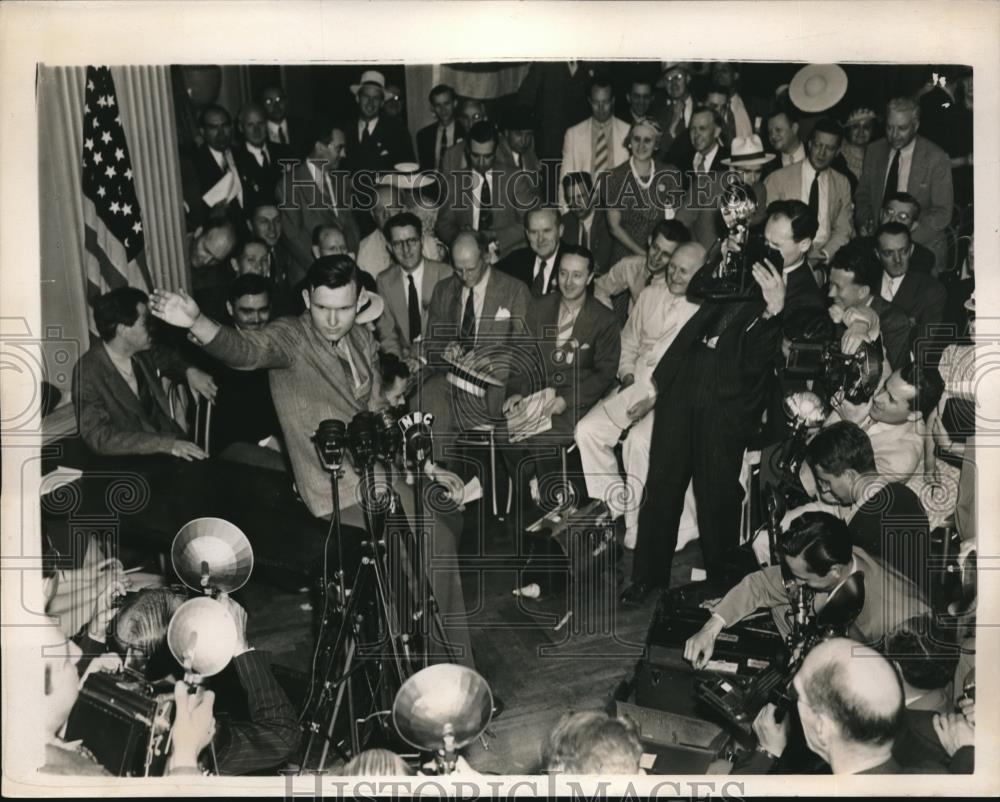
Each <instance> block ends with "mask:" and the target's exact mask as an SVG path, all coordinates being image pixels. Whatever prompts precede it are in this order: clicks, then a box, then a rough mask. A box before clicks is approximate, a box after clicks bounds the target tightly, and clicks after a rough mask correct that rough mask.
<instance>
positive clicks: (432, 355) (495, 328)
mask: <svg viewBox="0 0 1000 802" xmlns="http://www.w3.org/2000/svg"><path fill="white" fill-rule="evenodd" d="M451 255H452V262H453V264H454V267H455V273H454V275H452V276H450V277H448V278H446V279H442V280H441V281H439V282H438V283H437V284H436V285H435V287H434V292H433V294H432V295H431V302H430V306H429V308H428V310H427V328H426V335H425V337H424V339H423V341H422V342H421V344H420V349H419V352H418V354H417V359H418V360H419V362H420V363H421V370H420V373H419V377H420V393H419V397H418V399H417V404H416V407H415V408H416V409H419V410H421V411H423V412H430V413H433V414H434V416H435V423H434V439H435V446H434V450H435V456H436V457H437V458H439V459H441V460H444V461H447V460H448V459H449V456H450V455H449V454H448V449H449V447H450V445H451V444H452V443H453V442H454V438H455V436H456V435H457V434H458V433H459V432H461V431H468V430H471V429H474V428H476V427H479V426H481V425H483V424H491V425H495V426H500V425H502V424H503V423H504V421H505V418H504V417H503V414H502V411H501V408H502V405H503V402H504V399H505V398H506V397H507V390H506V387H507V378H508V376H509V374H510V364H511V358H512V352H513V346H514V343H515V338H516V337H517V336H519V335H523V334H524V333H525V331H526V328H525V327H526V319H527V313H528V300H529V298H530V293H529V292H528V288H527V287H526V286H525V285H524V284H523V283H522V282H520V281H518V280H517V279H515V278H511V277H510V276H508V275H507V274H506V273H502V272H501V271H499V270H496V269H494V268H492V267H490V265H489V262H488V259H487V244H486V243H485V242H484V241H483V239H482V238H481V237H480V236H479V235H477V234H476V233H475V232H463V233H461V234H459V235H458V236H457V237H456V238H455V241H454V243H453V245H452V249H451ZM456 366H460V367H464V368H467V369H469V370H471V371H473V373H475V374H476V375H482V374H487V375H489V377H490V381H489V383H486V382H480V383H479V384H473V383H469V382H465V381H461V380H459V379H457V378H456V377H457V375H458V374H457V373H456Z"/></svg>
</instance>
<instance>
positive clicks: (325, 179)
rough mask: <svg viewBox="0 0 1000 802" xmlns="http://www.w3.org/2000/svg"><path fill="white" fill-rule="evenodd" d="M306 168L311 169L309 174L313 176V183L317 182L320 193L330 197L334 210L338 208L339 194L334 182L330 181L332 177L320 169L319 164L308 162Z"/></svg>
mask: <svg viewBox="0 0 1000 802" xmlns="http://www.w3.org/2000/svg"><path fill="white" fill-rule="evenodd" d="M306 166H307V167H308V168H309V172H310V173H311V174H312V177H313V181H315V182H316V186H318V187H319V191H320V192H323V191H324V190H326V193H327V194H328V195H329V196H330V203H331V204H332V205H333V207H334V209H336V208H337V193H336V189H335V187H334V186H333V181H331V180H330V175H329V174H328V173H327V172H326V171H325V170H323V169H321V168H320V167H319V165H318V164H316V163H315V162H312V161H308V160H307V161H306Z"/></svg>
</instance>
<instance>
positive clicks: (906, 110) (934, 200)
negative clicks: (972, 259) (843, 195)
mask: <svg viewBox="0 0 1000 802" xmlns="http://www.w3.org/2000/svg"><path fill="white" fill-rule="evenodd" d="M885 126H886V137H885V138H884V139H879V140H878V141H876V142H873V143H872V144H870V145H869V146H868V149H867V150H866V151H865V161H864V166H863V167H862V170H861V179H860V180H859V183H858V191H857V193H856V194H855V197H854V203H855V210H854V212H855V221H856V223H857V226H858V231H860V232H861V233H862V234H870V233H872V232H873V231H874V230H875V227H876V225H877V223H878V212H879V210H880V209H881V208H882V206H883V205H884V201H885V198H887V197H888V196H889V195H892V194H893V193H895V192H907V193H909V194H910V195H912V196H913V197H914V198H915V199H916V201H917V203H919V204H920V208H921V214H920V221H919V223H918V224H917V225H916V226H915V227H914V229H913V240H914V242H918V243H920V244H921V245H925V246H927V247H928V248H930V249H931V250H932V251H933V252H934V257H935V265H934V270H935V272H936V273H937V272H940V271H941V270H944V269H946V268H947V265H946V264H945V256H946V249H947V248H946V246H947V243H946V240H945V229H946V228H947V227H948V225H949V224H950V223H951V217H952V212H953V209H952V205H953V201H954V191H953V188H952V181H951V160H950V159H949V157H948V154H947V153H945V151H943V150H942V149H941V148H939V147H938V146H937V145H935V144H934V143H933V142H931V141H930V140H929V139H924V138H923V137H922V136H918V135H917V131H918V130H919V128H920V106H918V105H917V103H916V102H915V101H913V100H911V99H909V98H896V99H894V100H890V101H889V105H888V108H887V111H886V121H885Z"/></svg>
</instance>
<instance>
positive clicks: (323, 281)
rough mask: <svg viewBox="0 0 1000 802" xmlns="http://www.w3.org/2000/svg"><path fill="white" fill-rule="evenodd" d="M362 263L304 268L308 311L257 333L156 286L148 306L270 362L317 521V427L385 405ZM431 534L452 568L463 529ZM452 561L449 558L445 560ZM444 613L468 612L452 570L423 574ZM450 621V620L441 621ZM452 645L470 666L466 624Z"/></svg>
mask: <svg viewBox="0 0 1000 802" xmlns="http://www.w3.org/2000/svg"><path fill="white" fill-rule="evenodd" d="M359 291H360V285H359V278H358V267H357V265H356V264H355V262H354V260H353V259H351V258H350V257H349V256H324V257H321V258H319V259H317V260H316V261H315V262H313V264H312V266H311V267H310V268H309V271H308V272H307V273H306V280H305V288H304V289H303V291H302V297H303V300H304V301H305V305H306V310H305V311H304V312H303V313H302V314H301V315H299V316H298V317H284V318H279V319H278V320H275V321H273V322H271V323H270V324H268V325H267V326H265V327H264V328H263V329H262V330H260V331H236V330H235V329H233V328H230V327H228V326H220V325H219V324H218V323H216V322H215V321H214V320H211V319H210V318H208V317H206V316H205V315H203V314H202V313H201V310H200V309H199V308H198V304H197V303H195V301H194V299H192V298H191V297H190V296H189V295H188V294H187V293H185V292H184V291H183V290H179V291H178V292H176V293H173V292H165V291H163V290H157V291H156V292H154V293H153V298H152V299H151V301H150V308H151V310H152V312H153V314H154V315H155V316H156V317H158V318H160V319H161V320H163V321H165V322H167V323H169V324H171V325H174V326H179V327H181V328H185V329H189V330H190V332H191V336H192V338H193V339H194V340H195V341H196V342H197V343H199V344H200V345H202V346H203V347H204V349H205V351H206V353H208V354H209V355H210V356H212V357H214V358H215V359H218V360H219V361H220V362H222V363H223V364H225V365H228V366H229V367H232V368H236V369H238V370H256V369H260V368H269V369H270V375H269V381H270V386H271V394H272V397H273V399H274V407H275V409H276V410H277V413H278V420H279V422H280V423H281V429H282V433H283V434H284V439H285V444H286V446H287V449H288V456H289V459H290V460H291V463H292V471H293V473H294V474H295V483H296V485H297V487H298V491H299V493H300V494H301V496H302V500H303V501H304V502H305V505H306V507H308V508H309V511H310V512H311V513H312V514H313V515H315V516H316V517H317V518H329V517H330V516H331V515H332V514H333V499H332V495H331V492H330V478H329V475H328V474H327V473H326V471H325V469H324V468H323V465H322V464H321V463H320V460H319V456H318V455H317V453H316V450H315V448H314V445H313V441H312V435H313V432H314V431H315V429H316V427H317V425H318V424H319V423H320V422H321V421H324V420H329V419H334V420H341V421H343V422H344V423H349V422H350V421H351V420H353V419H354V417H355V416H356V415H357V414H358V413H359V412H364V411H378V410H380V409H382V408H384V407H385V406H386V402H385V400H384V399H383V397H382V392H381V390H382V387H381V385H382V382H381V376H380V373H379V369H378V348H377V345H376V342H375V338H374V336H373V335H372V334H371V332H370V331H369V330H368V329H367V327H365V326H356V325H355V318H356V317H357V314H358V293H359ZM434 478H435V479H437V480H438V481H442V482H444V483H446V484H447V485H448V489H449V491H450V493H451V497H452V499H453V500H454V501H455V502H456V504H461V501H462V485H461V482H460V480H458V478H457V477H455V476H454V475H453V474H448V473H447V472H444V471H441V470H440V469H437V470H436V473H435V474H434ZM394 489H395V490H396V491H397V492H398V493H399V494H400V496H401V497H402V499H403V506H404V508H405V509H406V511H407V512H408V513H409V514H410V515H413V512H414V506H413V503H412V501H413V500H412V493H411V491H410V490H409V488H408V487H407V485H406V483H405V482H404V481H403V480H402V478H399V479H397V481H396V482H395V483H394ZM339 495H340V506H341V522H342V523H344V524H348V525H351V526H357V527H364V525H365V521H364V518H365V516H364V511H363V508H362V504H361V501H362V491H361V482H360V477H359V475H358V473H357V471H355V470H354V469H353V467H352V466H351V464H350V463H349V461H346V460H345V462H344V464H343V476H342V478H341V479H340V481H339ZM435 524H436V525H435V526H433V527H432V529H431V531H432V534H433V537H434V548H433V551H432V552H431V553H432V554H433V555H434V557H435V559H441V560H442V561H443V562H444V563H446V564H447V565H448V566H449V567H450V566H453V565H454V564H455V562H456V559H455V557H454V555H455V553H456V549H457V546H458V535H459V533H460V531H461V520H460V516H458V515H455V514H453V513H449V514H444V513H442V512H440V511H438V512H437V513H436V514H435ZM449 558H450V559H449ZM429 578H430V579H431V581H432V585H433V588H434V593H435V597H436V599H437V603H438V606H439V608H440V610H441V612H442V615H443V616H444V617H445V618H446V619H447V618H448V617H449V616H452V617H454V618H455V619H456V620H460V619H461V618H462V617H464V614H465V603H464V601H463V599H462V588H461V584H460V582H459V575H458V571H457V569H450V570H436V571H432V572H431V576H430V577H429ZM446 624H447V620H446ZM445 629H446V632H447V634H448V638H449V641H450V642H451V643H452V644H453V645H454V646H453V650H454V647H460V653H461V655H462V656H461V659H460V660H459V662H463V663H465V664H466V665H469V666H472V648H471V642H470V640H469V633H468V629H467V628H466V626H465V624H464V623H463V624H460V625H457V626H453V627H448V626H447V625H446V627H445Z"/></svg>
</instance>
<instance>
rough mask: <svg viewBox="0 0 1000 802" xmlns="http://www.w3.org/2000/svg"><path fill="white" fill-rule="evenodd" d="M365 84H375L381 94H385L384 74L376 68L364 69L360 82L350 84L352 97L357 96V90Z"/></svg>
mask: <svg viewBox="0 0 1000 802" xmlns="http://www.w3.org/2000/svg"><path fill="white" fill-rule="evenodd" d="M365 84H375V86H377V87H378V88H379V89H381V90H382V94H385V76H384V75H383V74H382V73H380V72H379V71H378V70H365V71H364V72H363V73H361V82H360V83H356V84H352V85H351V92H352V93H354V97H357V96H358V92H359V91H360V90H361V87H362V86H364V85H365Z"/></svg>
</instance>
